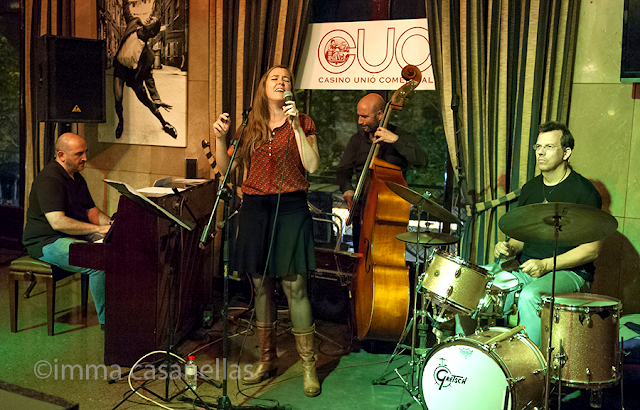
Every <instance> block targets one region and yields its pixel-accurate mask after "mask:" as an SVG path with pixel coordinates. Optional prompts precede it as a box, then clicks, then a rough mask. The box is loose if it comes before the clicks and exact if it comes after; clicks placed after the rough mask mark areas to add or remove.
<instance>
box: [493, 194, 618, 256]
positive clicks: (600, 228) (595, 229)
mask: <svg viewBox="0 0 640 410" xmlns="http://www.w3.org/2000/svg"><path fill="white" fill-rule="evenodd" d="M555 220H558V221H559V223H558V224H559V226H560V232H559V234H558V245H559V246H577V245H581V244H583V243H589V242H594V241H598V240H600V239H603V238H606V237H607V236H609V235H611V234H612V233H614V232H615V231H616V229H617V228H618V221H617V220H616V218H614V217H613V216H611V215H610V214H608V213H606V212H604V211H602V210H600V209H598V208H594V207H592V206H588V205H580V204H569V203H565V202H549V203H546V204H531V205H525V206H521V207H518V208H516V209H513V210H511V211H509V212H507V213H506V214H504V216H503V217H502V218H500V222H499V224H498V226H499V227H500V230H501V231H502V232H504V233H505V234H506V235H508V236H510V237H512V238H514V239H517V240H519V241H522V242H525V243H527V242H529V243H535V244H553V242H554V236H555V224H556V222H555Z"/></svg>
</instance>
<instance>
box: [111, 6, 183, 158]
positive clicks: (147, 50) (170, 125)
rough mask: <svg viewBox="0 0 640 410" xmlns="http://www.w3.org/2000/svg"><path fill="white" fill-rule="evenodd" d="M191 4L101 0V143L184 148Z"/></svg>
mask: <svg viewBox="0 0 640 410" xmlns="http://www.w3.org/2000/svg"><path fill="white" fill-rule="evenodd" d="M187 11H188V7H187V2H186V1H185V0H105V1H103V2H98V37H99V38H101V39H104V40H106V45H107V68H106V75H105V84H106V88H107V89H106V105H107V107H106V108H107V120H106V123H103V124H100V125H99V126H98V141H100V142H109V143H120V144H139V145H159V146H169V147H185V146H186V141H187V140H186V132H187V125H186V122H187V121H186V118H187V30H188V16H187Z"/></svg>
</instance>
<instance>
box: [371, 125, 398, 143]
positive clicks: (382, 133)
mask: <svg viewBox="0 0 640 410" xmlns="http://www.w3.org/2000/svg"><path fill="white" fill-rule="evenodd" d="M373 136H374V137H375V138H374V139H373V142H374V143H378V142H380V141H383V142H388V143H389V144H393V143H394V142H396V141H398V136H397V135H396V134H394V133H393V132H391V131H389V130H388V129H386V128H382V127H378V129H377V130H376V133H375V134H374V135H373Z"/></svg>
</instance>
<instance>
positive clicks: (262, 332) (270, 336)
mask: <svg viewBox="0 0 640 410" xmlns="http://www.w3.org/2000/svg"><path fill="white" fill-rule="evenodd" d="M256 329H258V335H259V336H260V361H259V362H258V365H257V366H256V367H255V369H254V370H253V374H252V375H251V377H245V378H244V379H243V381H244V384H258V383H260V382H262V381H264V380H267V379H270V378H272V377H275V375H276V374H277V373H278V353H277V351H276V322H273V323H262V322H257V323H256Z"/></svg>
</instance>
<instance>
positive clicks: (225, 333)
mask: <svg viewBox="0 0 640 410" xmlns="http://www.w3.org/2000/svg"><path fill="white" fill-rule="evenodd" d="M250 111H251V108H249V109H248V110H246V111H245V112H244V113H243V120H242V128H241V129H240V136H239V137H238V139H237V140H236V141H235V144H234V145H235V148H234V150H233V154H232V155H231V159H230V160H229V166H228V167H227V172H226V173H225V175H224V178H223V180H222V183H221V184H220V189H219V190H218V196H217V198H216V202H215V204H214V206H213V211H212V212H211V217H210V218H209V223H208V224H207V226H206V227H205V229H204V231H203V232H202V236H201V238H200V245H199V246H200V248H201V249H204V247H205V245H206V243H207V241H208V240H209V239H211V238H212V237H213V236H215V234H216V231H215V230H214V231H213V232H212V233H211V234H210V233H209V231H210V229H211V225H212V224H213V221H214V218H215V214H216V210H217V209H218V204H219V203H220V200H221V199H223V200H224V206H223V220H224V221H226V220H227V218H228V217H229V200H230V199H231V196H232V195H231V191H230V190H229V188H228V187H227V180H228V179H229V174H230V173H231V166H232V165H233V160H234V159H235V157H236V153H237V152H238V147H239V144H240V141H241V140H242V134H243V133H244V129H245V127H246V126H247V122H248V119H249V112H250ZM217 149H219V147H217ZM224 231H225V235H224V245H223V256H222V259H223V262H224V268H223V273H224V276H223V282H224V285H223V286H224V288H223V289H224V290H223V304H222V317H223V325H222V366H223V369H222V396H220V397H218V402H217V404H213V406H214V407H216V408H218V409H222V410H236V409H248V410H264V409H265V408H268V407H264V406H233V405H232V404H231V400H230V399H229V396H228V395H227V357H228V353H229V324H228V314H229V236H230V235H229V227H228V225H227V226H225V229H224ZM194 403H195V404H203V402H202V400H195V401H194ZM271 409H274V410H287V409H290V407H289V406H284V407H282V406H274V407H271Z"/></svg>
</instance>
